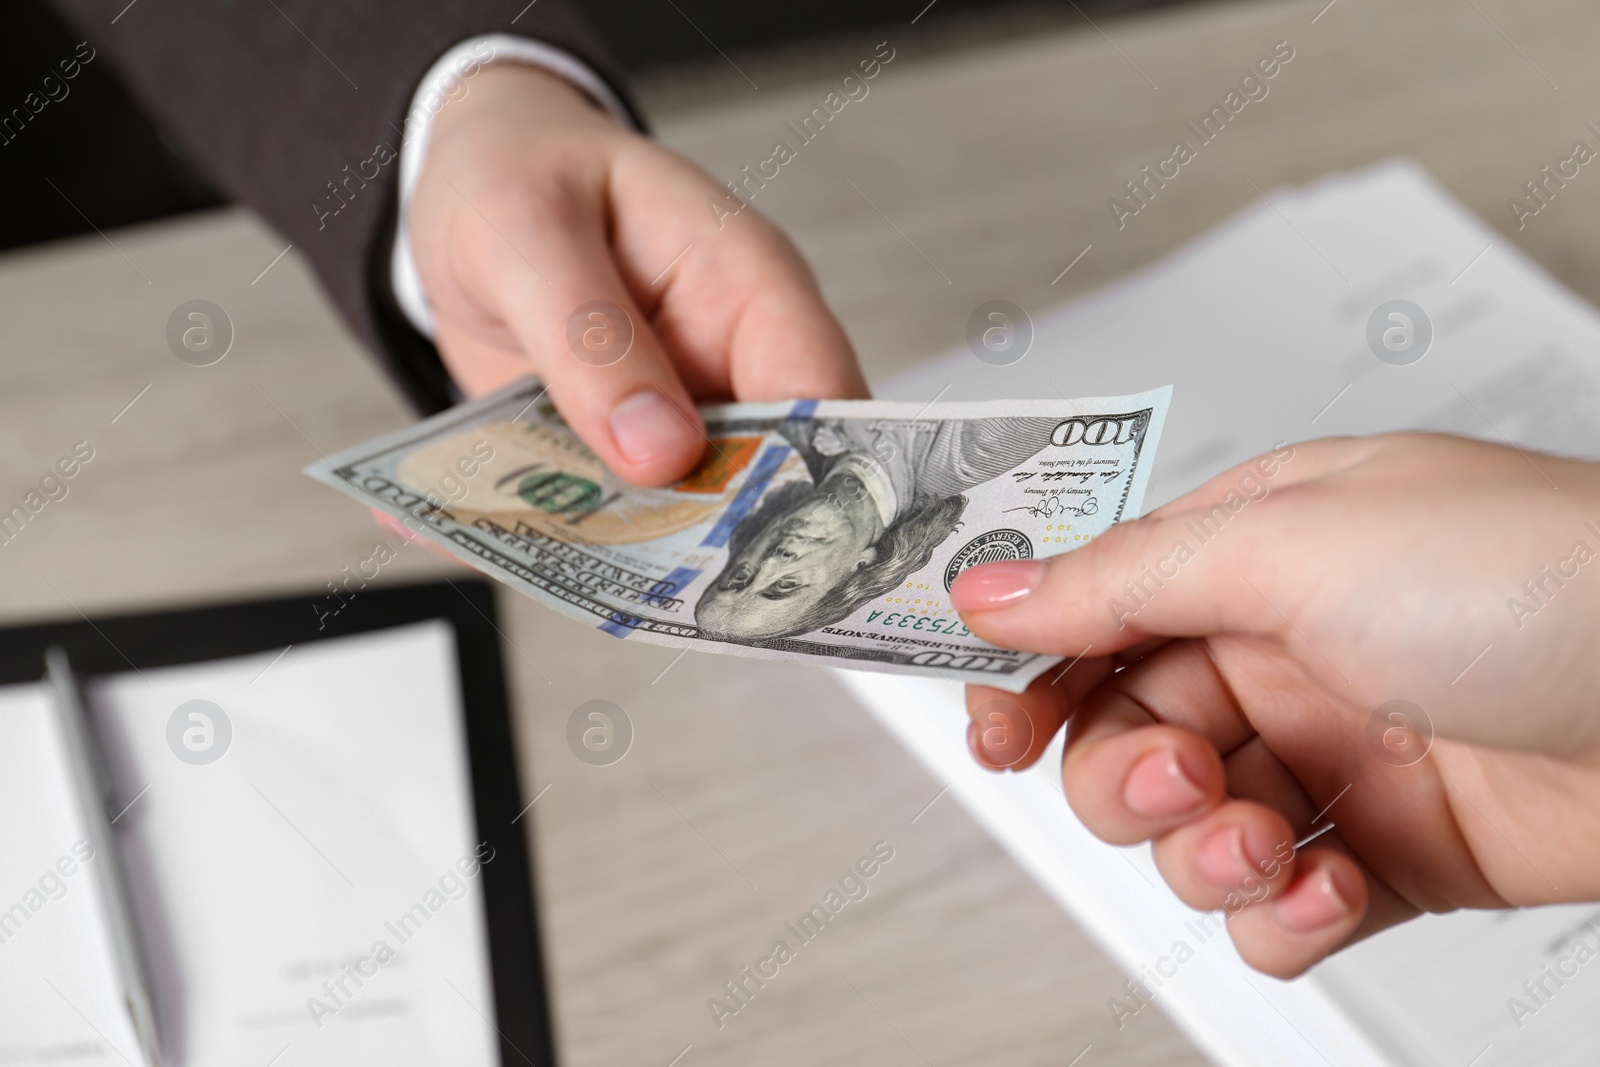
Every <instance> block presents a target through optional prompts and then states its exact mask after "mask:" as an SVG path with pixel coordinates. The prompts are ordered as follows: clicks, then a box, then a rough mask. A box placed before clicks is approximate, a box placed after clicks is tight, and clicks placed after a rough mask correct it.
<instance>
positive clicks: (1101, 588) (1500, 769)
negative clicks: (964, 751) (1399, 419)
mask: <svg viewBox="0 0 1600 1067" xmlns="http://www.w3.org/2000/svg"><path fill="white" fill-rule="evenodd" d="M1274 455H1275V456H1280V454H1277V453H1275V454H1274ZM1271 466H1272V467H1273V468H1275V473H1274V474H1273V475H1272V476H1269V477H1266V478H1263V476H1262V473H1261V471H1262V469H1263V468H1261V467H1256V466H1253V465H1246V466H1244V467H1240V468H1237V469H1235V470H1233V471H1231V472H1229V473H1227V474H1224V475H1221V476H1219V477H1218V478H1216V479H1214V480H1213V481H1211V482H1210V483H1208V484H1207V485H1205V486H1202V487H1201V488H1200V489H1197V490H1196V491H1195V492H1193V493H1191V494H1189V495H1188V496H1186V497H1184V498H1183V499H1181V500H1178V501H1175V502H1174V503H1172V504H1170V505H1168V506H1167V507H1164V508H1161V509H1160V510H1159V511H1157V512H1155V513H1154V514H1152V515H1151V516H1149V517H1148V518H1145V519H1142V520H1139V521H1136V522H1129V523H1124V524H1122V525H1121V526H1118V527H1115V528H1113V529H1111V530H1109V531H1107V532H1106V533H1105V534H1103V535H1102V536H1101V537H1100V538H1098V539H1097V540H1096V541H1094V542H1092V543H1090V544H1088V545H1085V546H1084V547H1083V548H1081V549H1079V550H1077V551H1075V552H1072V553H1069V554H1067V555H1063V556H1057V557H1055V558H1054V559H1052V560H1049V561H1045V562H1038V563H999V564H992V565H990V566H987V567H976V568H973V569H972V570H970V571H968V572H966V573H965V574H963V575H962V576H961V577H960V578H959V579H958V580H957V582H956V583H955V586H954V589H953V591H952V596H953V599H954V603H955V605H956V607H957V608H958V609H959V610H960V611H961V612H962V618H963V620H964V621H965V622H966V624H967V625H968V626H969V627H971V628H972V630H973V632H974V633H976V634H978V635H980V636H981V637H983V638H984V639H985V640H987V641H990V642H992V643H994V644H996V645H1000V646H1002V647H1007V648H1022V649H1029V650H1033V651H1039V652H1051V653H1056V654H1060V655H1065V656H1067V657H1074V656H1078V655H1079V654H1080V653H1085V650H1087V653H1086V654H1085V655H1084V656H1083V658H1082V659H1081V660H1079V661H1078V662H1077V663H1075V664H1073V665H1072V666H1071V667H1070V669H1068V670H1067V671H1066V672H1065V673H1064V674H1062V675H1060V676H1059V682H1058V683H1057V684H1051V682H1050V680H1049V678H1048V677H1046V678H1042V679H1040V680H1039V681H1038V682H1036V683H1035V684H1034V685H1033V686H1032V687H1031V688H1029V690H1028V691H1027V692H1026V693H1024V694H1022V695H1021V696H1017V697H1012V696H1010V695H1008V694H1004V693H999V692H997V691H995V690H992V689H981V688H977V687H974V688H973V689H971V690H969V693H968V706H969V708H971V709H972V710H973V718H974V722H973V724H972V728H971V729H970V730H969V733H968V737H969V744H970V745H971V747H972V749H973V752H974V755H975V756H977V758H978V759H979V760H980V762H983V763H985V764H986V765H989V766H997V765H998V764H1001V763H1010V764H1011V765H1013V766H1025V765H1027V764H1028V763H1031V762H1032V761H1034V760H1036V759H1037V758H1038V756H1039V754H1040V753H1041V752H1042V751H1043V749H1044V746H1045V744H1046V743H1047V742H1048V741H1049V740H1050V738H1051V736H1052V735H1054V734H1055V732H1056V731H1057V730H1059V729H1060V728H1061V727H1062V725H1063V723H1067V724H1068V734H1067V747H1066V758H1065V761H1064V765H1063V768H1062V777H1063V781H1064V783H1065V787H1066V794H1067V799H1068V800H1069V802H1070V803H1071V804H1072V807H1073V808H1074V810H1075V811H1077V812H1078V813H1079V815H1080V816H1081V817H1082V818H1083V819H1084V822H1085V823H1086V824H1087V825H1088V826H1089V827H1090V828H1091V829H1092V830H1093V831H1094V832H1095V833H1097V834H1098V835H1100V836H1101V837H1103V838H1105V839H1106V840H1108V841H1111V842H1114V843H1117V844H1133V843H1136V842H1140V841H1146V840H1149V841H1153V842H1154V856H1155V861H1156V864H1157V866H1158V867H1159V868H1160V869H1161V872H1162V875H1163V876H1164V877H1165V878H1166V880H1167V882H1168V884H1169V885H1171V886H1172V888H1173V890H1174V891H1175V892H1176V893H1177V895H1178V896H1179V897H1180V898H1181V899H1182V900H1183V901H1184V902H1185V903H1186V904H1188V905H1190V906H1191V907H1195V908H1203V909H1224V910H1226V911H1227V913H1228V916H1229V923H1228V928H1229V931H1230V933H1231V935H1232V937H1233V941H1234V943H1235V945H1236V946H1237V947H1238V949H1239V952H1240V954H1241V955H1242V956H1243V957H1244V958H1245V960H1246V961H1247V962H1249V963H1250V964H1252V965H1253V966H1255V967H1257V968H1259V969H1261V970H1264V971H1267V972H1269V973H1271V974H1275V975H1279V976H1283V977H1287V976H1290V975H1294V974H1298V973H1300V972H1301V971H1303V970H1305V969H1306V968H1308V967H1310V966H1311V965H1312V964H1314V963H1316V962H1317V961H1318V960H1320V959H1321V958H1322V957H1324V956H1326V955H1327V954H1329V953H1330V952H1333V951H1335V950H1337V949H1338V948H1340V947H1342V946H1344V945H1346V944H1348V943H1350V942H1351V941H1353V940H1356V939H1358V938H1361V937H1364V936H1366V935H1368V934H1370V933H1372V932H1374V931H1377V930H1381V929H1383V928H1385V927H1387V926H1391V925H1393V924H1395V923H1398V922H1402V921H1404V920H1406V919H1409V918H1411V917H1412V916H1414V915H1416V914H1418V912H1420V911H1444V910H1449V909H1453V908H1462V907H1465V908H1492V907H1504V906H1507V905H1522V904H1540V903H1548V902H1556V901H1577V900H1596V899H1600V701H1597V697H1600V655H1597V654H1596V652H1597V649H1600V559H1597V558H1596V550H1597V548H1600V466H1597V465H1596V464H1592V463H1582V462H1577V461H1572V460H1562V459H1556V458H1554V457H1551V456H1544V455H1537V454H1535V455H1526V454H1523V453H1521V452H1519V451H1517V450H1514V449H1511V448H1502V447H1499V446H1495V445H1487V444H1480V443H1477V442H1471V441H1466V440H1462V439H1459V438H1451V437H1442V436H1427V435H1408V436H1401V437H1381V438H1373V439H1368V440H1328V441H1313V442H1310V443H1308V444H1303V445H1296V446H1295V447H1294V448H1293V450H1292V454H1291V455H1290V456H1289V457H1288V458H1286V459H1283V458H1281V456H1280V459H1279V461H1277V462H1275V463H1273V464H1271ZM1263 485H1265V486H1267V487H1268V489H1269V491H1268V492H1266V493H1263V492H1261V489H1262V486H1263ZM1558 487H1559V488H1558ZM1180 544H1182V545H1184V546H1186V547H1185V548H1184V549H1181V550H1180V549H1179V548H1178V547H1177V546H1179V545H1180ZM1123 665H1126V669H1124V670H1120V671H1118V670H1117V668H1118V667H1119V666H1123ZM1397 700H1403V701H1408V702H1410V704H1411V705H1414V706H1415V708H1417V709H1420V715H1419V714H1418V713H1417V712H1415V711H1413V710H1412V709H1411V708H1407V707H1406V706H1404V705H1394V704H1390V702H1391V701H1397ZM1003 702H1009V703H1003ZM995 709H1001V712H1000V714H1001V718H1002V719H1004V718H1006V717H1007V715H1008V714H1009V715H1010V716H1011V717H1014V718H1016V719H1018V720H1019V721H1018V722H1017V723H1015V724H1011V725H1015V726H1017V727H1020V728H1021V729H1022V730H1023V736H1029V733H1030V731H1031V738H1032V743H1031V744H1030V745H1029V746H1028V748H1027V751H1026V752H1025V753H1022V754H1021V758H1020V759H1017V758H1015V756H1009V757H1008V756H1005V755H1004V754H1003V753H1001V752H994V753H991V752H989V751H987V750H986V742H989V741H991V740H993V741H1004V740H1006V739H1007V738H1006V735H1007V734H1008V733H1013V732H1014V731H1007V730H1005V729H1000V730H998V731H996V730H995V729H994V726H995V722H994V719H993V715H994V714H995ZM1023 720H1025V721H1023ZM1430 722H1431V726H1432V730H1434V731H1436V732H1437V734H1436V736H1433V735H1432V734H1431V733H1430V732H1429V729H1428V725H1429V723H1430ZM1002 725H1006V724H1002ZM1430 739H1431V742H1432V744H1431V748H1429V747H1428V742H1429V740H1430ZM997 757H999V758H997ZM1329 826H1331V827H1332V829H1331V830H1328V832H1326V833H1324V834H1323V835H1322V836H1319V837H1317V838H1316V841H1315V843H1314V844H1307V845H1306V846H1305V847H1303V848H1299V849H1297V848H1296V847H1295V845H1296V843H1297V842H1301V841H1302V840H1303V839H1304V838H1306V837H1308V836H1310V835H1311V834H1313V833H1315V832H1316V831H1318V830H1322V829H1324V828H1327V827H1329Z"/></svg>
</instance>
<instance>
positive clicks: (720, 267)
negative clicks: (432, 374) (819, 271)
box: [408, 63, 867, 485]
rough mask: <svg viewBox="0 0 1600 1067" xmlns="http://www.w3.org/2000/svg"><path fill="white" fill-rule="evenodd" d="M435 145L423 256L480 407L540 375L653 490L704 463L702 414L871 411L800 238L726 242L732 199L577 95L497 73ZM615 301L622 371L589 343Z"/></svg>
mask: <svg viewBox="0 0 1600 1067" xmlns="http://www.w3.org/2000/svg"><path fill="white" fill-rule="evenodd" d="M430 138H431V140H430V142H429V145H428V152H427V157H426V159H425V161H424V164H423V169H422V173H421V176H420V177H419V179H418V182H417V186H416V189H415V191H414V193H413V196H412V199H411V204H410V208H409V216H408V223H409V226H410V232H411V242H412V251H413V254H414V256H415V258H416V262H417V268H418V272H419V273H420V275H421V278H422V285H423V289H424V291H425V292H426V293H427V296H428V300H429V303H430V304H431V306H432V308H433V310H434V313H435V317H436V319H437V322H438V338H437V340H438V344H439V350H440V353H441V354H442V356H443V358H444V362H445V365H446V367H448V368H449V370H450V373H451V375H452V376H453V377H454V378H455V380H456V382H457V384H459V385H460V386H461V387H462V389H463V390H464V391H466V392H467V393H468V394H469V395H473V396H476V395H480V394H482V393H485V392H488V391H490V390H492V389H495V388H497V387H499V386H501V385H504V384H505V383H506V382H508V381H511V380H513V379H515V378H518V377H521V376H523V375H526V374H529V373H534V374H537V375H539V376H540V377H541V378H543V379H544V381H545V382H546V383H547V384H548V385H549V387H550V394H551V397H552V398H553V399H554V400H555V403H556V405H557V407H558V408H559V409H560V411H561V413H562V415H563V416H564V417H565V418H566V420H567V421H568V423H569V424H571V426H572V427H573V429H574V430H575V431H576V432H577V433H578V435H579V436H580V437H582V438H583V440H584V441H585V442H586V443H587V444H588V445H589V446H590V447H591V448H593V449H594V451H595V452H596V453H597V454H598V455H599V456H600V458H601V459H602V460H604V461H605V463H606V465H607V466H609V467H610V468H611V469H612V470H613V471H615V472H616V473H617V474H618V475H619V476H621V477H622V478H625V479H627V480H628V481H631V482H634V483H636V484H638V485H662V484H666V483H669V482H671V481H673V480H675V479H677V478H679V477H681V476H683V475H684V474H686V473H687V472H688V471H689V470H690V469H691V468H692V467H693V466H694V464H695V462H696V461H697V460H698V459H699V458H700V455H701V453H702V452H703V450H704V449H705V447H706V441H705V434H704V426H703V425H702V423H701V421H700V418H699V416H698V414H697V413H696V412H695V403H696V402H697V401H707V400H718V399H728V398H732V399H735V400H745V401H761V400H786V399H790V398H795V397H830V398H832V397H846V398H852V397H864V396H866V395H867V392H866V383H865V382H864V381H863V379H862V377H861V372H860V370H859V369H858V368H857V366H856V362H855V357H854V354H853V353H852V351H851V348H850V342H849V341H848V340H847V339H846V338H845V335H844V331H843V330H842V329H841V328H840V327H839V324H838V323H837V322H836V321H835V320H834V318H833V316H832V314H830V313H829V311H828V309H827V308H826V307H825V306H824V305H823V302H822V297H821V295H820V294H819V292H818V291H817V286H816V282H815V281H814V280H813V279H812V277H811V274H810V271H809V270H808V269H807V267H806V265H805V263H804V262H803V261H802V260H801V258H800V255H799V253H797V252H796V251H795V249H794V247H793V246H792V245H791V244H790V243H789V241H788V240H787V239H786V238H785V237H784V236H783V234H782V233H780V232H779V231H778V230H777V228H776V227H774V226H773V225H772V224H771V223H769V222H767V221H766V220H765V219H763V218H761V217H760V216H759V215H757V214H756V213H755V212H754V211H751V210H746V211H742V212H740V213H739V215H738V216H737V217H736V218H732V219H728V218H724V219H723V224H724V225H723V226H721V227H720V228H719V224H718V219H717V213H714V212H713V211H712V209H711V204H712V203H713V202H715V203H718V204H726V203H728V202H729V199H728V198H729V194H728V192H727V190H726V189H724V188H723V187H721V186H719V185H718V184H717V183H716V182H715V181H714V180H713V179H712V178H710V177H709V176H708V175H706V174H705V173H704V172H702V171H701V170H699V169H698V168H696V167H695V166H694V165H693V164H691V163H689V162H688V161H687V160H685V159H683V158H682V157H680V156H678V155H676V154H674V153H673V152H671V151H669V150H667V149H665V148H662V147H661V146H659V145H657V144H654V143H653V142H651V141H649V140H647V139H645V138H643V137H641V136H639V135H637V134H635V133H633V132H632V131H629V130H627V129H624V128H623V127H621V126H619V125H618V124H617V122H616V121H615V120H614V119H612V118H611V117H610V116H608V115H606V114H605V113H603V112H601V111H600V110H599V109H597V108H596V107H595V106H594V105H593V104H592V103H590V101H589V100H588V99H587V98H586V97H584V96H583V95H582V94H581V93H580V92H579V91H578V90H577V89H575V88H573V87H572V86H571V85H569V84H568V83H567V82H565V81H563V80H561V79H560V78H557V77H556V76H554V75H551V74H547V73H545V72H543V71H540V70H537V69H534V68H532V67H526V66H521V65H518V64H510V63H507V64H498V65H495V66H491V67H488V68H486V69H485V70H484V71H483V72H482V73H481V74H479V75H478V77H477V78H475V79H474V80H473V82H472V89H471V92H470V93H469V94H468V95H467V96H466V97H465V98H463V99H461V100H457V101H453V102H451V103H450V104H448V105H447V106H446V107H445V108H444V109H443V110H442V111H441V112H440V113H439V115H438V116H437V118H435V119H434V125H433V127H432V131H431V133H430ZM723 213H724V214H725V213H726V211H725V210H724V212H723ZM595 301H604V302H606V303H608V304H610V305H614V306H615V307H618V308H621V309H622V311H623V312H624V313H625V314H626V316H627V318H628V320H630V322H631V328H632V331H633V341H632V346H631V348H629V349H628V351H627V354H626V355H625V356H623V357H622V358H621V359H619V360H617V361H616V362H614V363H608V362H607V361H608V360H609V359H611V358H612V354H611V352H609V351H607V350H606V349H605V348H604V346H601V347H600V348H599V350H598V351H597V352H596V353H595V354H592V355H591V354H588V350H587V349H585V353H586V357H587V358H579V356H578V355H577V354H575V353H574V351H573V348H572V346H571V345H570V344H569V329H570V328H572V327H571V324H572V323H573V320H574V317H575V316H576V315H577V313H578V311H579V308H580V307H582V306H583V305H585V304H590V303H591V302H595ZM601 314H602V317H600V318H591V317H589V316H581V317H579V318H578V321H577V325H576V330H575V332H576V333H577V334H578V335H579V336H580V337H581V336H582V335H583V333H584V331H586V330H598V331H601V332H600V333H599V334H591V336H594V337H597V338H598V339H599V340H600V341H605V340H606V337H605V336H604V334H605V331H607V330H608V329H615V328H616V327H618V326H619V325H621V324H619V323H617V322H615V321H610V320H609V319H608V318H606V317H604V313H603V312H602V313H601ZM614 336H615V335H613V337H614Z"/></svg>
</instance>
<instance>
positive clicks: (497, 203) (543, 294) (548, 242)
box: [441, 185, 706, 485]
mask: <svg viewBox="0 0 1600 1067" xmlns="http://www.w3.org/2000/svg"><path fill="white" fill-rule="evenodd" d="M457 193H458V195H459V196H461V197H462V199H466V198H467V197H469V196H470V197H473V198H474V199H473V200H470V201H468V207H469V208H470V210H464V211H462V212H461V214H460V215H459V217H458V220H457V225H458V226H459V228H460V231H461V232H460V235H459V238H458V239H459V240H460V241H462V242H470V244H471V246H472V249H473V251H472V252H471V253H470V254H466V255H462V256H460V257H458V260H459V262H460V264H461V266H460V268H459V269H460V270H461V271H462V272H463V274H462V276H461V277H460V278H459V279H458V280H459V282H460V283H461V285H460V288H461V289H462V290H464V291H466V292H469V293H472V294H473V299H474V300H475V301H476V302H477V303H479V304H480V305H482V308H483V310H484V312H486V313H487V315H488V317H489V318H490V319H491V320H494V321H498V322H499V323H502V324H503V325H504V328H505V330H506V331H508V332H509V335H510V336H509V337H508V338H507V339H508V340H510V341H512V342H513V343H514V344H515V345H516V346H517V347H518V348H520V349H521V350H522V351H523V352H525V353H526V354H527V358H528V359H529V360H530V361H531V366H529V367H528V370H530V371H532V372H534V373H537V374H538V375H539V376H540V377H541V378H543V379H544V381H545V384H546V385H548V386H549V388H550V396H551V398H552V399H553V400H554V401H555V403H556V406H557V407H558V408H559V409H560V411H561V414H562V416H563V417H564V418H565V419H566V420H567V422H568V424H569V425H571V427H572V428H573V430H574V431H575V432H576V433H577V434H578V436H579V437H581V438H582V439H583V440H584V442H585V443H586V444H588V445H589V447H590V448H592V449H594V451H595V453H596V454H597V455H598V456H599V457H600V458H601V459H602V460H603V461H604V462H605V464H606V465H607V466H608V467H609V468H610V469H611V470H612V471H614V472H615V473H616V474H617V475H618V476H620V477H622V478H624V479H626V480H627V481H630V482H633V483H635V484H638V485H663V484H666V483H669V482H671V481H673V480H675V479H677V478H680V477H682V476H683V475H685V474H687V473H688V472H689V470H690V469H692V468H693V466H694V464H695V462H696V461H697V460H699V458H700V457H701V455H702V454H703V453H704V451H705V449H706V438H705V432H704V426H703V424H702V423H701V421H700V416H699V414H698V412H697V411H696V410H695V406H694V403H693V401H692V400H691V399H690V397H689V393H688V390H687V389H686V388H685V387H684V384H683V382H682V380H681V379H680V378H679V375H678V373H677V371H676V370H675V369H674V367H673V364H672V361H671V360H670V359H669V358H668V357H667V354H666V352H665V350H664V349H663V347H662V345H661V342H660V340H659V339H658V338H657V336H656V333H655V330H654V329H653V328H652V326H651V323H650V320H649V318H648V316H647V315H646V314H645V313H644V312H642V311H641V310H640V308H639V305H638V303H637V302H636V301H635V299H634V296H633V294H632V293H631V292H630V291H629V288H628V286H627V285H626V284H625V283H624V282H623V280H622V278H621V276H620V275H619V273H618V271H617V268H616V264H615V262H614V260H613V258H612V255H611V249H610V246H609V244H608V242H607V237H606V231H605V212H604V207H603V205H602V204H601V203H600V202H599V201H598V199H597V198H596V199H594V200H585V199H583V198H581V197H578V196H576V195H573V194H567V193H563V194H547V195H543V196H540V195H538V194H537V193H536V192H531V191H530V190H528V189H527V188H525V187H523V186H520V185H512V186H510V187H509V188H508V189H507V190H506V191H504V192H500V193H496V192H495V191H493V190H490V191H486V192H481V193H480V192H479V191H478V190H476V189H473V190H457ZM452 340H454V341H458V342H459V341H461V340H462V338H461V337H460V335H458V334H449V335H441V343H442V344H444V343H449V342H450V341H452ZM478 342H479V344H478V345H477V346H476V347H474V348H473V349H472V350H471V351H470V352H469V354H468V359H467V360H466V362H476V360H477V358H479V357H481V356H484V355H488V356H489V357H490V359H489V362H488V364H487V365H486V366H484V367H477V368H475V371H474V374H475V377H474V379H473V380H472V381H471V382H470V383H463V384H468V385H469V387H473V388H475V387H477V386H479V385H480V384H481V382H479V381H477V379H478V378H483V379H485V380H493V379H496V378H498V377H500V376H502V375H503V374H504V371H505V369H506V368H505V365H504V364H505V360H504V358H503V357H502V356H499V355H497V350H498V349H499V347H500V346H499V345H498V344H497V343H496V342H495V340H494V339H493V338H490V337H482V336H480V337H479V338H478ZM484 348H488V349H494V350H496V351H488V352H487V353H486V352H484V351H480V349H484ZM456 362H462V360H460V359H453V360H452V363H456Z"/></svg>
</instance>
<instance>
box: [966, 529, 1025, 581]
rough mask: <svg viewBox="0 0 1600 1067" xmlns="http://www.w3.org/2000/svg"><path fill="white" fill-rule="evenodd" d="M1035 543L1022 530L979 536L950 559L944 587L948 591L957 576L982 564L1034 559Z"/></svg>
mask: <svg viewBox="0 0 1600 1067" xmlns="http://www.w3.org/2000/svg"><path fill="white" fill-rule="evenodd" d="M1032 558H1033V542H1032V541H1030V540H1028V535H1027V534H1025V533H1023V532H1022V531H1021V530H990V531H989V532H987V533H982V534H979V535H978V536H977V537H974V538H973V539H972V540H970V541H968V542H967V543H966V545H964V546H963V547H962V549H961V551H959V552H957V553H956V554H955V555H954V556H951V557H950V565H949V566H948V567H946V568H945V569H944V587H945V589H946V590H947V591H948V590H949V588H950V586H951V585H953V584H954V583H955V580H956V575H958V574H960V573H961V572H962V571H964V570H966V569H967V568H968V567H976V566H977V565H978V564H980V563H998V562H999V561H1001V560H1010V559H1032Z"/></svg>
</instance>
